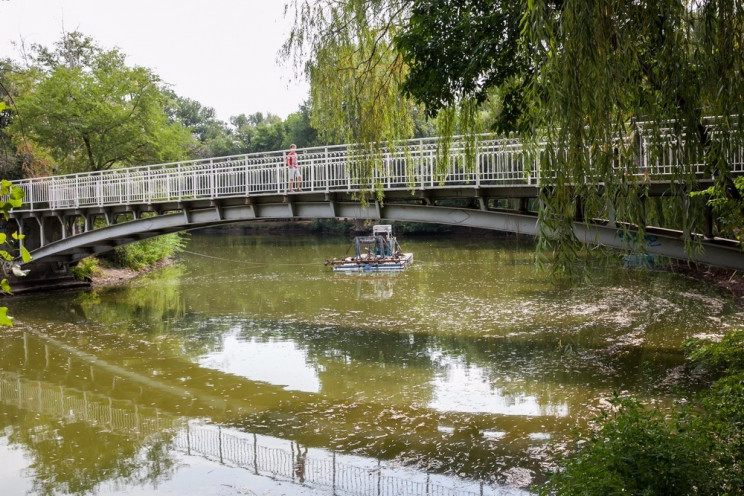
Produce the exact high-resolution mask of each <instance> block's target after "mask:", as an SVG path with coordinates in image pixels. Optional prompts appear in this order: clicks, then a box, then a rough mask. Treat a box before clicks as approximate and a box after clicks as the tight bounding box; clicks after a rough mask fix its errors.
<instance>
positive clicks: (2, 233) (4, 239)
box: [0, 232, 8, 245]
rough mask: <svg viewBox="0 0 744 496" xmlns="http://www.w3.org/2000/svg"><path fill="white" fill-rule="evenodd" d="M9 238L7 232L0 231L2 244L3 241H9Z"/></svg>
mask: <svg viewBox="0 0 744 496" xmlns="http://www.w3.org/2000/svg"><path fill="white" fill-rule="evenodd" d="M7 239H8V235H7V234H5V233H4V232H0V245H2V244H3V243H5V241H7Z"/></svg>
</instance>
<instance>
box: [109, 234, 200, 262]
mask: <svg viewBox="0 0 744 496" xmlns="http://www.w3.org/2000/svg"><path fill="white" fill-rule="evenodd" d="M187 237H188V234H186V233H173V234H165V235H163V236H157V237H155V238H150V239H145V240H142V241H138V242H137V243H132V244H128V245H124V246H120V247H118V248H116V249H115V250H113V251H112V252H110V253H109V254H107V255H106V259H108V260H110V261H111V262H112V263H114V264H116V265H118V266H121V267H126V268H128V269H133V270H140V269H143V268H145V267H148V266H150V265H155V264H156V263H158V262H160V261H161V260H165V259H166V258H168V257H171V256H173V255H175V254H176V253H178V252H180V251H181V250H183V248H184V247H185V246H186V239H187Z"/></svg>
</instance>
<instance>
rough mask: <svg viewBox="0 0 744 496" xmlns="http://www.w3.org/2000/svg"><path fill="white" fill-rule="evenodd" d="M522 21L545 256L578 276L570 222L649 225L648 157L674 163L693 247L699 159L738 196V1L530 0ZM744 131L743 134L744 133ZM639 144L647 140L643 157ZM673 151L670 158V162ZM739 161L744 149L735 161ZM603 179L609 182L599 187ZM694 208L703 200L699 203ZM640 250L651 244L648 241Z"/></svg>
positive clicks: (741, 31)
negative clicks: (529, 59)
mask: <svg viewBox="0 0 744 496" xmlns="http://www.w3.org/2000/svg"><path fill="white" fill-rule="evenodd" d="M529 4H530V5H529V9H528V11H527V14H526V16H525V17H524V19H523V32H524V33H525V34H526V36H529V37H530V39H531V40H532V44H531V46H532V47H536V48H535V49H534V51H533V54H532V56H533V59H534V61H535V65H536V67H539V71H538V72H537V73H536V76H535V77H534V78H533V79H532V80H531V85H530V89H529V95H528V99H529V100H530V101H531V102H532V104H531V106H530V109H531V115H530V119H529V120H530V122H531V125H532V129H533V132H534V135H533V136H540V135H544V139H545V140H546V141H547V142H548V144H549V145H548V149H547V151H546V153H545V154H543V156H542V160H541V167H542V173H543V175H544V176H547V177H549V178H550V180H549V182H547V183H545V184H544V186H545V187H544V188H543V190H542V192H541V201H542V206H543V208H542V209H541V211H540V236H539V238H540V239H539V242H540V247H541V250H540V252H541V253H542V254H543V255H544V256H545V258H544V259H545V260H547V259H549V260H551V261H553V262H556V263H555V265H554V267H555V268H556V269H557V270H559V271H566V272H570V270H571V268H572V267H574V266H575V264H573V263H572V262H573V261H574V260H575V255H576V253H577V252H578V251H580V250H581V245H580V243H579V242H578V240H577V239H576V237H575V236H573V233H572V223H571V219H572V217H573V216H574V215H575V213H576V212H575V206H576V205H577V204H579V203H580V204H581V205H582V206H583V208H584V215H585V216H587V217H592V216H593V217H601V218H608V217H615V218H616V219H617V220H618V221H623V222H627V223H629V224H632V225H634V226H637V227H638V236H637V238H636V239H639V240H641V241H642V240H643V238H644V234H645V233H644V228H645V226H646V225H647V208H646V207H647V203H648V202H647V188H648V187H649V184H648V181H647V180H646V177H645V173H646V171H645V170H643V165H645V164H646V163H648V164H664V163H669V164H670V165H672V166H671V167H670V172H671V173H672V181H673V184H672V189H673V190H676V191H675V192H676V193H677V194H672V195H670V196H669V198H670V199H672V201H674V202H676V205H674V208H675V210H677V211H679V212H682V213H683V218H682V226H681V227H682V228H683V230H684V232H685V233H686V236H687V239H688V240H689V241H690V243H689V244H688V247H689V249H694V244H693V243H692V241H693V238H692V237H691V236H690V234H691V233H692V232H693V231H694V230H696V229H698V232H699V228H700V226H701V218H702V216H703V209H702V208H700V207H701V206H702V202H694V201H690V197H689V193H690V192H691V191H694V190H695V189H697V188H698V187H697V184H698V179H700V177H699V176H697V175H696V172H698V170H697V166H698V165H700V164H703V166H704V170H705V174H706V175H707V177H708V178H710V177H711V176H713V177H715V180H716V188H714V189H715V191H716V192H717V193H718V194H722V195H728V194H730V193H731V192H733V193H734V194H736V192H735V190H733V189H732V188H731V184H732V183H731V176H730V170H731V165H732V163H731V161H732V159H734V158H735V157H734V156H733V155H732V154H731V153H724V152H723V151H724V150H731V149H732V147H731V141H732V140H734V141H737V142H739V143H740V142H741V134H742V128H741V126H739V125H738V117H733V118H732V117H728V116H731V115H734V116H738V115H741V113H742V110H744V109H743V107H744V91H743V89H744V88H743V85H744V73H742V67H744V63H743V62H744V44H743V43H742V36H744V10H743V9H742V2H741V0H700V1H692V2H682V1H679V0H653V1H652V0H647V1H642V2H638V1H629V0H602V1H595V0H567V1H565V2H563V3H562V5H560V6H558V7H556V6H555V5H551V4H550V3H549V2H545V1H542V0H533V1H530V2H529ZM737 136H738V137H737ZM641 140H644V142H645V144H646V145H650V147H649V149H648V150H647V151H648V153H647V156H645V157H643V156H641V155H640V144H641ZM670 155H671V157H672V159H671V161H670V158H669V157H670ZM739 160H741V157H739ZM599 186H601V187H599ZM696 204H697V206H698V208H694V207H695V205H696ZM640 244H641V247H642V246H643V243H642V242H641V243H640Z"/></svg>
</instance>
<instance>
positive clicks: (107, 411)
mask: <svg viewBox="0 0 744 496" xmlns="http://www.w3.org/2000/svg"><path fill="white" fill-rule="evenodd" d="M0 403H2V404H5V405H11V406H15V407H17V408H21V409H24V410H28V411H33V412H38V413H43V414H45V415H49V416H51V417H54V418H58V419H65V420H67V421H70V422H75V421H80V422H85V423H87V424H90V425H94V426H99V427H102V428H105V429H108V430H111V431H113V432H116V433H119V434H127V435H136V436H137V437H139V438H141V439H145V438H148V437H151V436H152V437H157V436H158V435H160V434H162V433H163V432H171V433H177V434H176V435H175V437H174V438H173V443H174V448H175V449H178V450H180V451H182V452H185V453H187V454H189V455H197V456H202V457H205V458H208V459H212V460H214V461H218V462H220V463H223V464H226V465H233V466H236V467H240V468H244V469H247V470H250V471H251V472H253V473H254V474H257V475H264V476H270V477H274V478H281V479H285V480H288V481H292V482H296V483H301V484H308V485H311V486H317V487H324V488H329V489H332V491H333V494H348V495H364V496H368V495H381V496H387V495H395V496H404V495H424V494H426V495H431V496H450V495H452V496H455V495H466V496H467V495H470V496H476V495H477V494H481V495H482V494H484V492H483V491H484V489H485V490H489V493H491V492H492V491H490V490H491V488H490V487H488V486H484V485H481V486H480V493H477V492H473V491H467V490H465V491H464V490H463V488H462V487H459V488H457V489H453V488H450V487H446V486H444V485H442V484H439V483H436V482H433V481H430V480H429V478H428V477H429V476H427V480H426V481H425V482H419V481H412V480H406V479H402V478H400V477H394V476H390V475H383V469H382V468H380V467H375V468H362V467H358V466H353V465H349V464H345V463H339V462H337V461H336V455H335V454H332V455H331V456H330V458H329V459H313V458H308V457H306V456H305V455H301V454H300V453H299V452H297V453H291V452H289V451H287V450H283V449H279V448H269V447H266V446H260V445H259V444H258V442H257V438H256V436H255V435H253V436H252V437H250V438H249V437H246V436H250V435H246V434H243V433H239V432H235V431H232V432H230V431H225V430H223V429H221V428H219V427H215V426H208V425H203V424H200V423H198V422H184V421H183V419H180V418H176V417H172V416H169V415H161V414H160V413H159V412H158V410H156V409H154V408H150V407H139V406H137V405H136V404H133V403H132V402H130V401H127V400H114V399H112V398H108V397H105V396H102V395H98V394H94V393H88V392H85V391H79V390H77V389H74V388H68V387H65V386H60V385H56V384H52V383H47V382H43V381H32V380H28V379H25V378H22V377H20V376H18V375H17V374H14V373H10V372H3V371H0ZM474 486H475V483H470V487H474Z"/></svg>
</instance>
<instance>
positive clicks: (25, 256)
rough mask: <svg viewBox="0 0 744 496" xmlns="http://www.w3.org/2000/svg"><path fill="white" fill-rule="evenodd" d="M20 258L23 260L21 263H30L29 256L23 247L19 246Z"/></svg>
mask: <svg viewBox="0 0 744 496" xmlns="http://www.w3.org/2000/svg"><path fill="white" fill-rule="evenodd" d="M21 258H22V259H23V263H29V262H30V261H31V254H30V253H29V252H28V250H27V249H26V247H25V246H21Z"/></svg>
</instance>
